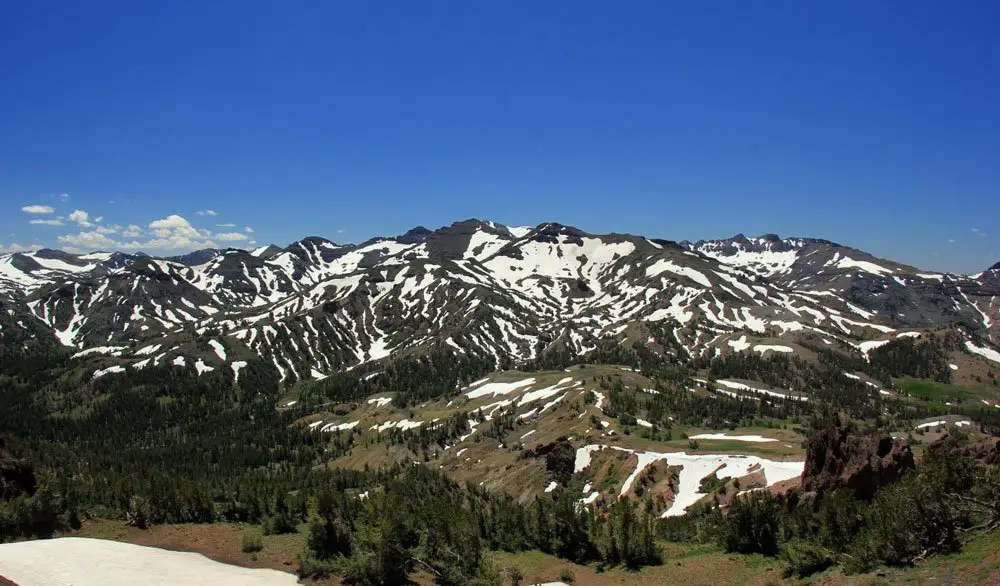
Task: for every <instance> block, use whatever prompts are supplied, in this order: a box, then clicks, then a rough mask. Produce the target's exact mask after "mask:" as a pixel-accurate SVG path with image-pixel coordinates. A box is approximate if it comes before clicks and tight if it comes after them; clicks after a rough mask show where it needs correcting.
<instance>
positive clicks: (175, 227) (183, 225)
mask: <svg viewBox="0 0 1000 586" xmlns="http://www.w3.org/2000/svg"><path fill="white" fill-rule="evenodd" d="M149 228H150V229H151V230H152V231H153V234H154V235H155V236H156V237H157V238H160V239H170V238H175V237H183V238H191V239H196V238H207V236H206V235H205V234H204V233H201V232H198V230H195V229H194V226H192V225H191V222H188V221H187V220H185V219H184V218H183V217H182V216H178V215H177V214H171V215H169V216H167V217H166V218H163V219H160V220H154V221H152V222H150V223H149ZM210 234H211V233H209V235H210Z"/></svg>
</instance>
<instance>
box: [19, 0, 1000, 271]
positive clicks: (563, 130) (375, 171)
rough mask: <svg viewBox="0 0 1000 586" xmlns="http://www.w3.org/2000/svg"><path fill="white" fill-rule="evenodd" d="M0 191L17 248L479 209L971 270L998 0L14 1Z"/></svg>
mask: <svg viewBox="0 0 1000 586" xmlns="http://www.w3.org/2000/svg"><path fill="white" fill-rule="evenodd" d="M61 194H62V195H61ZM0 203H2V210H3V211H2V213H0V243H2V246H4V247H6V249H11V247H12V246H14V245H15V244H17V245H21V246H37V245H39V244H44V245H52V246H61V247H64V248H65V247H74V248H78V249H83V248H109V247H114V246H120V247H125V248H128V247H132V248H136V247H141V248H144V249H151V248H155V247H160V248H161V249H162V248H167V247H175V249H182V248H184V247H190V246H195V245H197V244H199V243H200V242H206V241H211V242H214V243H216V244H220V245H222V244H244V245H248V243H249V242H250V240H251V239H252V240H255V241H256V242H258V243H260V244H263V243H266V242H276V243H281V244H283V243H287V242H290V241H292V240H295V239H298V238H301V237H303V236H306V235H313V234H315V235H323V236H326V237H329V238H331V239H333V240H337V241H361V240H364V239H366V238H368V237H370V236H373V235H378V234H396V233H401V232H403V231H405V230H406V229H408V228H410V227H412V226H414V225H417V224H422V225H425V226H428V227H431V228H434V227H438V226H441V225H444V224H449V223H451V222H452V221H455V220H458V219H464V218H467V217H481V218H488V219H493V220H496V221H500V222H505V223H509V224H513V225H524V224H537V223H539V222H541V221H547V220H555V221H560V222H562V223H565V224H572V225H576V226H579V227H581V228H583V229H585V230H588V231H593V232H610V231H619V232H632V233H640V234H644V235H649V236H659V237H664V238H670V239H675V240H682V239H691V240H695V239H699V238H706V239H707V238H717V237H726V236H730V235H732V234H735V233H738V232H743V233H746V234H748V235H751V234H760V233H766V232H776V233H779V234H781V235H797V236H815V237H822V238H828V239H831V240H836V241H838V242H842V243H844V244H850V245H854V246H858V247H860V248H864V249H866V250H869V251H871V252H872V253H874V254H877V255H879V256H884V257H889V258H892V259H895V260H900V261H903V262H908V263H911V264H916V265H918V266H921V267H926V268H931V269H939V270H955V271H978V270H981V269H982V268H985V267H986V266H987V265H989V264H992V263H994V262H996V261H997V260H1000V223H998V222H997V218H998V215H1000V4H998V3H997V2H995V1H982V2H975V1H961V2H941V1H938V0H934V1H908V2H885V3H878V2H876V3H872V2H861V1H835V2H834V1H824V2H800V1H797V0H796V1H785V2H782V1H766V2H765V1H762V2H750V1H743V0H740V1H733V2H722V1H719V2H664V1H661V0H656V1H649V2H645V1H634V2H619V3H612V2H590V1H576V2H467V1H459V0H454V1H449V2H438V1H433V0H426V1H421V2H411V1H400V2H389V1H383V2H319V1H316V2H306V1H292V2H276V1H270V0H269V1H251V2H246V1H239V2H236V1H217V2H208V3H202V2H194V1H177V2H141V1H140V2H136V1H133V0H129V1H122V2H106V1H100V0H95V1H94V2H79V1H75V0H74V1H53V2H4V3H2V4H0ZM25 206H47V207H51V208H53V211H52V213H27V212H24V211H22V208H24V207H25ZM29 209H32V210H35V211H42V212H44V211H46V210H45V207H41V208H29ZM204 210H212V211H214V212H216V214H217V215H215V216H210V215H196V212H197V211H204ZM74 211H81V212H86V214H87V215H86V218H84V217H83V216H81V215H80V214H76V215H74V216H73V217H72V218H71V216H70V214H71V213H72V212H74ZM172 216H176V217H172ZM98 217H101V219H100V220H97V218H98ZM32 220H35V221H36V223H35V224H31V223H30V222H31V221H32ZM39 221H44V222H47V223H38V222H39ZM157 221H159V222H157ZM154 222H155V224H154ZM58 224H61V225H58ZM151 224H153V226H151ZM218 224H233V226H218ZM130 225H131V226H133V229H131V230H130V229H129V226H130ZM246 227H250V228H252V229H253V230H254V232H253V233H250V232H247V231H246V230H245V228H246ZM126 234H130V235H126ZM220 234H222V236H221V237H219V235H220ZM60 238H61V239H60ZM949 241H954V242H949ZM109 243H110V244H109Z"/></svg>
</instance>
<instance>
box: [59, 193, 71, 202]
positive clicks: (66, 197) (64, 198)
mask: <svg viewBox="0 0 1000 586" xmlns="http://www.w3.org/2000/svg"><path fill="white" fill-rule="evenodd" d="M56 197H58V198H59V199H61V200H63V201H66V200H68V199H69V194H68V193H59V194H56Z"/></svg>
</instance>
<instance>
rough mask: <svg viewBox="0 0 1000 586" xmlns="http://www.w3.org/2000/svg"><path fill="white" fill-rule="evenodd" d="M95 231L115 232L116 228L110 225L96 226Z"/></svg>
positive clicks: (99, 232)
mask: <svg viewBox="0 0 1000 586" xmlns="http://www.w3.org/2000/svg"><path fill="white" fill-rule="evenodd" d="M96 232H97V233H98V234H117V233H118V230H115V229H114V228H111V227H110V226H98V227H97V230H96Z"/></svg>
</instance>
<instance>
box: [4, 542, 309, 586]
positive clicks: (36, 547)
mask: <svg viewBox="0 0 1000 586" xmlns="http://www.w3.org/2000/svg"><path fill="white" fill-rule="evenodd" d="M0 576H3V577H4V578H7V579H8V580H13V581H14V583H16V584H18V585H19V586H130V585H133V584H142V585H143V586H168V585H169V586H179V585H182V584H183V585H191V586H195V585H199V584H204V585H206V586H244V585H245V586H255V585H260V586H265V585H267V586H283V585H287V586H292V585H294V584H298V580H297V579H296V577H295V576H294V575H293V574H287V573H285V572H279V571H277V570H261V569H251V568H243V567H240V566H232V565H229V564H223V563H220V562H216V561H213V560H210V559H208V558H207V557H205V556H203V555H201V554H198V553H190V552H181V551H169V550H166V549H158V548H155V547H145V546H142V545H133V544H131V543H121V542H118V541H108V540H104V539H89V538H84V537H63V538H60V539H42V540H38V541H24V542H21V543H7V544H4V545H0Z"/></svg>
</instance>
